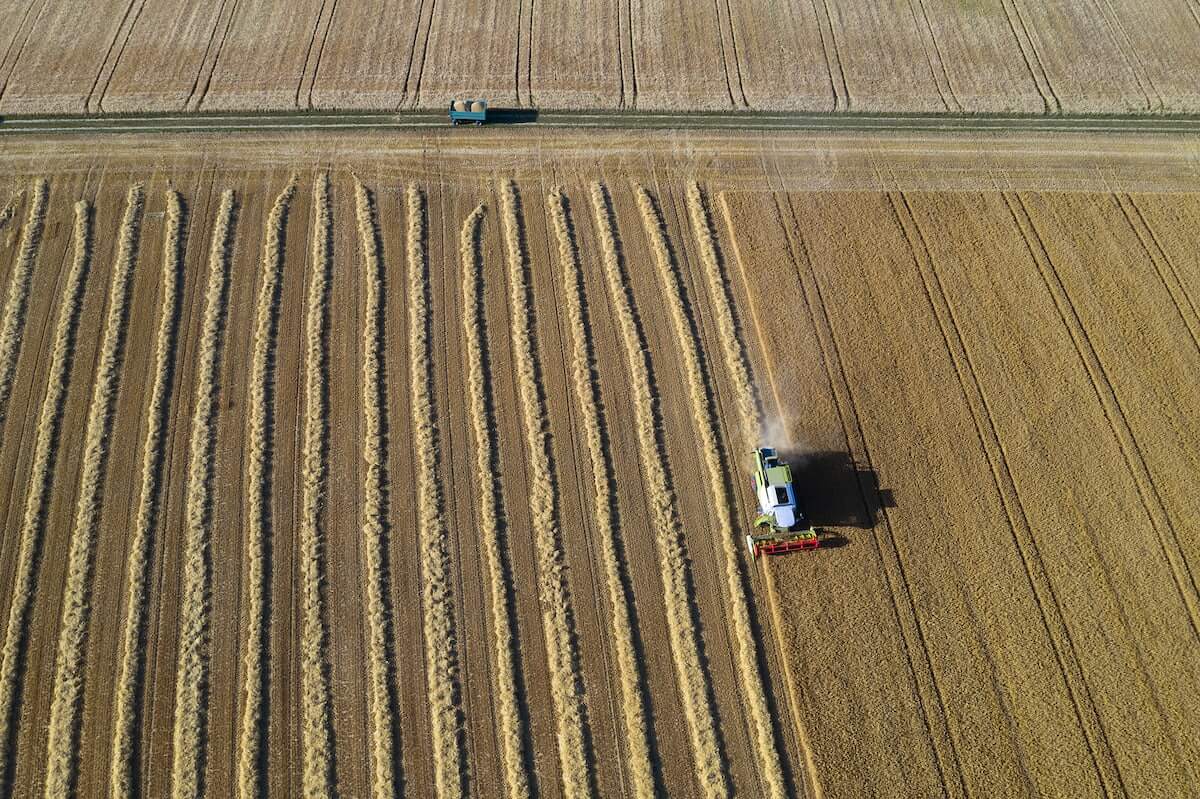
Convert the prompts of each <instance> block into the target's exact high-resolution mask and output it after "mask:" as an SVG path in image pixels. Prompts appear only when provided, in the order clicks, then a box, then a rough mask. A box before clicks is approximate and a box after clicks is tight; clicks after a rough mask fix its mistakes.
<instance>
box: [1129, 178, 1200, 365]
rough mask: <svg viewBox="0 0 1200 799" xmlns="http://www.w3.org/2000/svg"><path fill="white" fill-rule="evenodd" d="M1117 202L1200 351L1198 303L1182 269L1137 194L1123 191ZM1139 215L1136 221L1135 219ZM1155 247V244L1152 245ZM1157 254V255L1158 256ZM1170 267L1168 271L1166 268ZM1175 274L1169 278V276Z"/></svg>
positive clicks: (1193, 342) (1197, 349)
mask: <svg viewBox="0 0 1200 799" xmlns="http://www.w3.org/2000/svg"><path fill="white" fill-rule="evenodd" d="M1113 197H1114V198H1115V199H1116V201H1117V204H1118V205H1119V206H1120V208H1121V212H1122V213H1123V214H1124V215H1125V220H1126V221H1127V222H1128V223H1129V226H1130V227H1131V228H1133V232H1134V233H1136V234H1137V237H1138V241H1139V242H1140V243H1141V245H1142V248H1143V249H1144V250H1145V251H1146V255H1147V256H1149V258H1150V263H1151V264H1152V265H1153V266H1154V271H1155V273H1156V274H1157V275H1158V279H1159V280H1160V281H1161V282H1162V284H1163V286H1164V287H1165V288H1166V290H1167V293H1168V294H1170V295H1171V301H1172V302H1173V303H1174V305H1175V310H1176V312H1178V314H1179V316H1180V318H1181V319H1182V320H1183V323H1184V325H1185V326H1186V327H1187V330H1188V334H1189V335H1190V336H1191V338H1192V344H1193V345H1195V347H1196V351H1197V352H1200V315H1198V314H1197V312H1196V306H1195V305H1194V304H1193V303H1192V298H1191V297H1190V296H1188V293H1187V290H1186V289H1185V288H1184V287H1183V282H1182V281H1181V280H1180V279H1179V270H1178V269H1176V267H1175V262H1174V261H1172V260H1171V256H1170V255H1168V254H1167V251H1166V250H1165V249H1164V248H1163V246H1162V242H1160V241H1159V239H1158V234H1157V233H1155V232H1154V228H1152V227H1150V223H1149V222H1148V221H1147V220H1146V217H1145V215H1144V214H1143V213H1142V209H1141V208H1139V207H1138V204H1137V201H1136V200H1134V198H1133V195H1131V194H1130V193H1128V192H1119V193H1116V194H1114V195H1113ZM1130 208H1132V209H1133V214H1132V215H1131V214H1130V213H1129V209H1130ZM1134 217H1136V218H1137V219H1136V221H1135V220H1134ZM1151 243H1152V244H1153V245H1154V246H1153V247H1151V246H1150V244H1151ZM1155 253H1157V255H1155ZM1164 266H1165V267H1166V269H1165V272H1166V274H1164V269H1163V267H1164ZM1167 274H1169V275H1170V276H1171V279H1170V280H1167V277H1166V275H1167Z"/></svg>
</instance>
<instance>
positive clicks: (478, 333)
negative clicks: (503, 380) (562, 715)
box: [458, 203, 530, 799]
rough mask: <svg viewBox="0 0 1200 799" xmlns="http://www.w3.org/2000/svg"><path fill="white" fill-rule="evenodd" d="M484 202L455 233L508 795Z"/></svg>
mask: <svg viewBox="0 0 1200 799" xmlns="http://www.w3.org/2000/svg"><path fill="white" fill-rule="evenodd" d="M483 214H484V206H483V204H482V203H481V204H479V205H478V206H477V207H476V208H475V210H474V211H472V212H471V214H470V215H469V216H468V217H467V218H466V219H465V220H464V221H463V226H462V231H461V233H460V236H459V245H458V252H459V260H460V264H461V268H462V296H463V315H462V323H463V338H464V340H465V341H466V355H467V392H468V395H469V396H468V399H469V402H470V414H471V431H472V435H473V436H474V440H475V477H476V481H477V482H478V485H479V532H480V534H481V539H482V544H483V551H484V554H485V555H486V557H487V563H488V576H489V588H490V598H491V604H492V636H493V638H494V639H495V646H496V651H495V658H496V676H495V678H494V679H493V686H492V690H493V692H494V696H495V701H496V702H497V704H498V705H499V710H500V719H499V726H500V729H499V733H500V739H501V745H502V746H503V761H504V779H505V784H506V786H507V792H508V793H507V795H508V797H509V799H520V798H521V797H527V796H529V795H530V788H529V776H528V774H527V773H526V768H525V752H524V746H523V739H522V729H521V710H520V707H519V705H518V697H517V681H518V679H519V675H518V673H517V665H516V657H515V651H514V650H515V647H516V646H517V641H516V636H515V633H514V629H513V628H514V627H515V622H514V620H513V618H512V612H513V609H512V575H511V571H510V568H509V565H508V558H507V553H506V552H505V547H504V544H503V541H502V540H501V514H502V513H503V503H504V498H503V495H502V493H501V488H500V481H499V478H498V475H497V474H496V467H497V462H498V458H497V453H496V446H495V441H494V438H495V436H494V430H495V419H494V415H493V413H492V409H491V406H490V403H489V396H490V392H491V385H490V380H489V378H490V374H489V372H488V370H487V366H486V358H487V355H486V351H487V319H486V315H485V313H484V307H483V285H482V284H483V259H482V255H481V253H480V251H479V236H480V228H481V226H482V223H483Z"/></svg>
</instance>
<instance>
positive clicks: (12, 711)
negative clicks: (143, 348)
mask: <svg viewBox="0 0 1200 799" xmlns="http://www.w3.org/2000/svg"><path fill="white" fill-rule="evenodd" d="M73 237H74V258H73V260H72V262H71V271H70V272H69V273H68V275H67V282H66V284H65V285H64V286H63V290H62V294H61V296H60V299H59V308H58V317H57V320H56V321H55V326H54V344H53V350H52V354H51V360H50V370H49V372H48V373H47V375H46V393H45V395H44V396H43V399H42V406H41V411H40V413H39V415H38V423H37V441H36V443H35V444H34V451H33V462H32V464H31V469H30V475H29V493H27V494H26V495H25V508H24V514H23V516H22V518H21V532H20V541H21V544H20V549H19V550H18V553H17V562H16V565H15V567H14V572H13V584H12V587H11V589H10V591H11V594H12V600H11V604H10V605H9V611H8V626H7V628H5V633H4V650H3V658H2V660H0V784H2V783H4V782H5V781H7V779H8V774H9V769H10V767H11V765H12V762H11V760H10V758H11V756H12V754H13V749H14V748H15V746H16V740H15V739H16V737H17V733H18V731H19V727H20V724H19V722H17V719H16V716H17V713H18V707H17V706H18V705H19V704H20V689H19V684H20V680H21V674H22V672H23V670H24V665H25V639H26V633H27V630H26V627H27V625H28V622H29V606H30V604H32V602H33V595H34V592H35V590H36V584H37V571H38V560H39V552H40V550H41V544H42V540H41V539H42V533H43V532H44V530H45V525H46V509H47V507H48V506H49V503H50V492H51V489H52V487H53V483H54V469H55V465H56V463H57V460H58V437H59V432H60V428H61V426H62V424H61V423H62V410H63V403H64V401H65V399H66V394H67V388H68V385H69V383H70V379H71V361H72V360H73V356H74V354H75V334H76V328H77V326H78V322H79V313H80V308H81V306H82V303H83V288H84V284H85V282H86V280H87V274H88V271H89V270H90V268H91V262H92V208H91V206H90V205H89V204H88V203H87V202H86V201H83V200H80V201H79V202H77V203H75V226H74V230H73Z"/></svg>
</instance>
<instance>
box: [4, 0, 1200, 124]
mask: <svg viewBox="0 0 1200 799" xmlns="http://www.w3.org/2000/svg"><path fill="white" fill-rule="evenodd" d="M0 20H3V21H4V24H3V25H2V26H0V114H80V113H85V112H86V113H99V112H110V113H122V112H152V111H153V112H178V111H195V110H208V111H253V110H263V109H271V110H294V109H334V108H338V109H373V110H378V109H395V108H442V107H445V105H446V103H447V101H448V100H449V99H450V98H451V97H453V96H455V95H466V96H472V97H474V96H484V97H486V98H488V99H490V100H491V101H492V102H493V103H494V104H496V105H500V106H519V107H527V108H554V109H563V108H570V109H625V108H638V109H650V110H652V109H671V110H679V111H697V110H735V109H755V110H759V111H768V112H769V111H863V112H885V113H896V112H946V111H948V112H966V113H989V112H992V113H1002V112H1008V113H1011V112H1019V113H1030V114H1042V113H1050V114H1056V113H1122V114H1123V113H1150V114H1158V113H1197V112H1200V60H1198V59H1200V55H1198V54H1200V2H1198V1H1197V0H1157V1H1156V2H1153V3H1144V2H1137V0H1079V1H1078V2H1068V3H1038V2H1033V1H1032V0H971V2H949V1H948V0H897V2H887V3H885V2H866V1H865V0H859V1H857V2H849V3H831V2H828V1H827V0H785V1H784V2H766V1H765V0H743V2H730V1H729V0H717V2H713V3H697V2H692V1H691V0H621V1H620V2H617V3H613V4H612V5H607V4H605V5H596V4H594V3H583V2H579V0H573V2H558V3H535V2H534V0H505V2H495V1H494V0H489V2H466V1H465V0H452V1H450V2H447V1H446V0H443V2H435V0H386V1H385V2H376V3H371V4H364V3H350V2H342V3H338V2H336V0H290V2H281V0H256V1H254V2H250V1H249V0H248V1H247V2H237V1H236V0H225V1H224V2H219V3H195V2H188V1H187V0H101V2H98V3H91V4H89V5H88V6H87V10H86V13H85V12H83V11H81V9H80V7H79V6H78V4H72V3H68V2H65V1H64V0H2V1H0Z"/></svg>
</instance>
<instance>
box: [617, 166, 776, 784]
mask: <svg viewBox="0 0 1200 799" xmlns="http://www.w3.org/2000/svg"><path fill="white" fill-rule="evenodd" d="M692 187H693V188H695V192H694V193H693V192H692V191H691V190H690V189H689V193H688V204H689V206H690V207H689V210H690V211H691V212H692V214H693V220H695V216H694V215H695V214H696V213H697V210H699V212H700V213H702V212H703V209H702V208H700V209H697V208H696V207H695V205H694V203H697V202H699V188H698V187H696V186H695V184H694V183H693V184H692ZM637 199H638V206H639V208H640V210H641V213H642V223H643V224H644V226H645V228H646V235H647V236H648V237H649V239H650V242H651V245H652V248H653V250H654V255H655V262H656V265H657V267H658V270H657V271H658V278H659V281H658V282H659V286H660V287H661V288H662V290H663V296H664V298H665V302H666V305H667V308H668V310H669V311H670V316H671V323H672V325H673V327H674V331H675V338H676V340H677V342H678V344H679V347H680V350H681V353H682V356H683V362H684V367H685V371H686V373H687V378H688V388H689V393H690V396H691V404H692V421H693V423H694V425H695V428H696V431H697V433H698V434H699V438H700V441H699V443H700V450H701V452H702V454H703V456H704V464H705V468H706V470H707V472H708V482H709V486H708V490H709V493H710V495H711V500H712V505H713V509H714V512H715V516H716V527H717V536H718V537H719V538H720V547H719V549H720V551H721V552H722V554H723V555H724V560H725V564H724V565H725V578H726V585H725V588H726V591H727V593H728V597H727V599H728V601H729V606H730V607H729V610H730V615H731V616H732V624H731V627H732V637H733V639H734V640H735V641H736V642H737V653H736V654H737V657H736V660H735V666H736V669H737V675H738V681H739V683H740V688H741V690H740V693H741V694H742V696H743V699H744V701H745V702H746V703H747V705H748V706H749V708H748V709H749V716H750V722H751V724H750V737H751V741H752V742H753V744H754V750H755V756H756V758H757V760H758V767H759V778H760V779H761V780H762V781H763V782H764V783H765V788H766V793H767V795H768V796H770V797H772V798H773V799H782V797H784V796H785V795H786V793H787V786H786V785H785V784H784V780H783V768H782V765H781V763H780V760H779V751H778V749H777V747H776V742H775V726H774V724H773V722H772V719H771V712H770V709H769V707H768V705H767V698H766V691H765V689H764V687H763V681H762V669H761V666H760V664H759V661H758V650H757V647H756V645H755V636H754V630H753V628H752V625H751V623H750V610H749V607H748V604H747V601H746V594H745V585H744V575H743V574H742V571H741V565H740V562H739V560H738V552H737V546H738V544H737V543H736V542H737V541H738V540H739V537H738V535H737V533H736V532H735V530H734V525H733V519H732V516H731V514H730V506H731V504H732V499H731V497H730V494H729V486H728V482H727V480H726V474H725V468H724V464H723V462H722V457H721V447H720V442H719V440H718V433H717V428H716V421H715V415H714V409H713V406H712V397H713V389H712V381H711V377H710V375H709V372H708V368H707V366H706V364H705V363H704V360H703V355H702V352H701V346H700V338H699V332H698V331H697V329H696V321H695V316H694V314H695V311H694V309H693V308H692V306H691V301H690V300H689V299H688V297H687V294H686V290H685V288H684V286H683V284H682V281H681V277H680V274H679V264H678V261H677V258H676V255H675V252H674V249H673V247H672V245H671V243H670V240H669V239H668V237H667V231H666V225H665V223H664V221H663V218H662V213H661V211H660V210H659V207H658V202H657V201H656V200H655V199H654V198H653V197H652V196H651V195H650V194H649V193H648V192H647V191H646V190H645V189H643V188H641V187H638V189H637ZM700 229H703V230H707V227H706V226H705V227H704V228H698V230H700ZM700 239H701V250H702V260H704V261H706V262H710V263H712V265H713V266H714V267H715V265H716V262H715V258H716V253H715V250H714V249H712V241H711V239H708V240H705V239H704V237H703V236H700ZM705 244H707V245H708V246H707V247H706V246H705ZM710 259H711V260H710ZM729 321H730V322H732V319H730V320H729ZM731 332H732V331H731ZM726 346H727V347H729V346H734V347H736V342H735V341H727V342H726ZM735 359H736V356H735ZM743 377H744V375H743ZM746 379H747V380H748V378H746ZM742 410H743V409H742V408H741V407H740V406H739V413H740V412H741V411H742ZM756 441H757V437H756Z"/></svg>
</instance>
